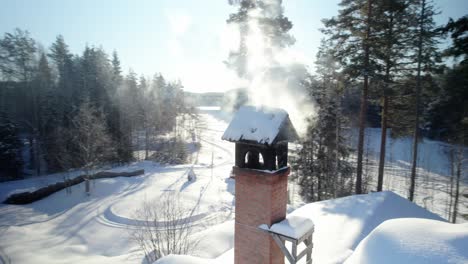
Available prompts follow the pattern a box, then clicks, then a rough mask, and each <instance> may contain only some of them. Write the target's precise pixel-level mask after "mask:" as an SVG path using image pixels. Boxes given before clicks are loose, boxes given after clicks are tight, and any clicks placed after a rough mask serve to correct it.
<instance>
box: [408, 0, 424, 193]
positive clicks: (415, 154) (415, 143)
mask: <svg viewBox="0 0 468 264" xmlns="http://www.w3.org/2000/svg"><path fill="white" fill-rule="evenodd" d="M425 10H426V0H422V2H421V14H420V17H419V37H418V67H417V77H416V95H415V96H416V104H415V114H416V117H415V120H414V131H413V160H412V163H411V184H410V189H409V197H408V199H409V200H410V201H413V200H414V189H415V186H416V167H417V163H418V141H419V108H420V106H419V104H420V94H421V59H422V48H423V34H424V27H423V22H424V21H423V19H424V15H425Z"/></svg>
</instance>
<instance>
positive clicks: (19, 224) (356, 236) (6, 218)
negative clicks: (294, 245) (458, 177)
mask: <svg viewBox="0 0 468 264" xmlns="http://www.w3.org/2000/svg"><path fill="white" fill-rule="evenodd" d="M201 112H202V119H203V123H204V124H200V126H199V127H200V129H201V131H202V134H201V136H200V138H199V139H200V141H201V143H202V148H201V149H200V151H198V152H195V153H193V157H192V161H193V164H186V165H178V166H160V165H159V164H156V163H153V162H137V163H134V164H131V165H129V166H123V167H119V168H114V169H113V170H122V171H129V170H136V169H145V174H144V175H142V176H137V177H131V178H124V177H119V178H112V179H100V180H95V181H93V183H92V185H91V188H92V190H91V195H90V196H87V195H86V194H85V192H84V185H83V184H79V185H76V186H73V187H72V193H71V194H67V193H66V192H65V190H63V191H60V192H57V193H55V194H53V195H51V196H49V197H47V198H45V199H43V200H40V201H37V202H35V203H32V204H29V205H22V206H18V205H3V204H2V205H0V263H1V262H3V263H10V262H12V263H144V257H143V256H142V255H140V254H138V252H137V246H136V245H135V244H134V243H133V242H132V241H131V240H129V234H128V230H129V229H131V228H132V225H135V224H137V223H138V221H135V220H136V219H135V214H134V213H135V210H136V209H138V208H139V206H141V205H142V203H143V202H144V201H151V200H152V199H155V198H156V199H157V198H158V197H160V196H161V195H163V194H166V193H168V192H173V193H180V197H181V198H182V199H183V202H184V203H185V204H187V205H188V206H191V205H197V206H198V207H197V208H198V210H197V212H195V214H194V215H193V216H192V218H191V220H192V222H193V225H194V226H195V227H196V233H195V234H194V236H196V237H198V238H202V239H201V242H200V244H199V247H198V251H197V252H195V255H196V256H198V257H200V258H202V259H198V260H199V261H201V262H203V263H207V260H208V259H216V262H218V263H229V262H230V261H232V259H233V251H232V247H233V230H234V228H233V227H234V224H233V219H234V181H233V180H232V179H230V178H229V176H230V172H231V167H232V165H233V161H234V144H232V143H229V142H226V141H222V140H221V136H222V134H223V132H224V130H225V129H226V127H227V125H228V122H229V121H230V118H231V117H230V116H229V115H227V114H225V113H222V112H220V111H219V109H217V108H205V109H202V111H201ZM395 151H397V152H398V150H395ZM212 163H213V166H211V164H212ZM401 164H404V162H403V161H402V162H400V161H396V160H393V161H391V162H390V163H389V167H388V168H387V170H386V172H387V174H386V175H388V176H386V181H385V184H386V187H387V188H388V189H391V190H394V191H395V192H397V193H400V194H401V195H402V196H405V191H406V187H405V186H406V185H403V184H405V183H406V182H405V180H406V178H405V177H407V176H406V175H402V173H401V171H403V170H406V168H407V167H405V166H407V165H401ZM434 166H435V165H434ZM441 166H442V165H441ZM191 168H193V171H194V173H195V175H196V181H194V182H188V181H187V173H188V172H189V171H190V170H191ZM75 173H79V172H75ZM430 175H431V177H432V178H429V180H428V182H429V184H433V185H434V186H435V189H433V190H437V186H439V188H445V185H444V184H445V179H446V176H444V175H442V173H441V172H438V171H431V174H430ZM63 177H64V175H63V174H55V175H48V176H44V177H38V178H30V179H26V180H21V181H14V182H5V183H0V199H1V200H4V198H6V197H7V196H8V195H9V194H11V193H14V192H21V191H26V190H33V189H36V188H39V187H42V186H46V185H48V184H50V183H54V182H56V181H61V180H62V179H63ZM398 179H401V180H398ZM431 181H432V182H433V183H430V182H431ZM400 184H401V185H400ZM426 187H427V186H424V185H422V186H421V187H418V192H419V193H422V192H423V191H424V189H425V188H426ZM291 188H297V187H293V185H291ZM463 188H465V189H466V185H463ZM463 188H462V190H463ZM291 191H293V190H291ZM295 191H296V192H297V191H298V189H295ZM432 194H433V198H432V200H427V199H426V200H425V201H426V203H429V205H430V204H431V203H432V204H434V206H432V207H429V206H426V207H427V208H428V209H430V210H432V209H434V208H436V209H437V208H439V207H438V206H437V204H438V203H441V202H444V203H445V202H446V195H445V196H443V197H442V198H440V199H439V198H438V195H439V194H437V193H436V192H435V191H433V192H432ZM421 197H423V196H421ZM424 197H426V196H424ZM417 198H418V196H417ZM418 199H419V200H417V201H418V203H420V204H421V205H424V203H423V202H422V201H421V200H420V199H421V198H418ZM298 204H299V201H297V200H295V204H294V205H296V206H297V205H298ZM462 206H463V205H461V206H460V207H462ZM440 208H442V207H440ZM434 212H436V213H438V214H440V215H441V216H443V217H446V216H445V215H444V214H443V210H442V211H441V212H442V213H440V212H439V211H438V210H434ZM292 215H300V216H303V217H311V218H312V220H313V221H314V224H315V230H316V231H315V233H314V244H315V247H314V251H313V252H314V253H313V258H314V263H341V262H343V261H344V260H346V259H347V258H348V257H349V256H351V255H352V252H353V251H355V250H356V251H357V247H358V244H359V242H360V241H361V240H363V239H364V238H365V237H366V236H367V235H368V234H369V233H371V232H372V230H374V228H375V227H377V226H378V225H379V224H380V223H382V222H383V221H385V220H387V219H392V218H399V217H424V218H428V219H435V220H442V219H441V218H440V217H439V216H437V215H434V214H431V213H429V212H427V211H425V210H423V209H422V208H419V207H417V206H415V205H414V204H412V203H409V202H408V201H406V200H405V199H403V198H401V197H399V196H397V195H395V194H393V193H391V192H385V193H378V194H370V195H363V196H353V197H346V198H342V199H337V200H332V201H323V202H319V203H314V204H309V205H305V206H303V207H301V208H300V209H298V210H295V211H294V212H293V213H292ZM457 228H467V226H466V225H464V226H463V225H457ZM386 230H388V229H383V230H382V232H383V233H385V232H386ZM464 241H465V240H464ZM369 243H371V242H369ZM363 247H364V246H363ZM183 258H185V260H183V259H181V258H180V257H170V258H168V259H166V260H164V261H166V262H161V263H174V262H173V261H171V259H172V260H174V259H175V260H178V261H179V262H177V263H190V262H189V261H195V260H194V259H193V258H187V257H183ZM201 262H200V263H201ZM193 263H196V262H193Z"/></svg>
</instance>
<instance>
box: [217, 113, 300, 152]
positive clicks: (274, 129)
mask: <svg viewBox="0 0 468 264" xmlns="http://www.w3.org/2000/svg"><path fill="white" fill-rule="evenodd" d="M298 138H299V137H298V135H297V132H296V130H295V129H294V126H293V125H292V123H291V120H290V119H289V115H288V113H287V112H286V111H285V110H283V109H280V108H271V107H265V106H262V107H254V106H242V107H241V108H239V110H238V111H237V113H236V114H235V115H234V117H233V119H232V121H231V123H230V124H229V126H228V128H227V129H226V131H224V134H223V137H222V139H223V140H227V141H230V142H243V143H250V144H251V143H254V144H265V145H270V146H271V145H275V144H278V143H280V142H292V141H295V140H297V139H298Z"/></svg>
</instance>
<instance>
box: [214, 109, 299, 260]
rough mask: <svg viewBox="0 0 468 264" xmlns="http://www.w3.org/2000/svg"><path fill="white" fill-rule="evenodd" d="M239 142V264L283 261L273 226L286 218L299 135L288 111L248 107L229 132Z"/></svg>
mask: <svg viewBox="0 0 468 264" xmlns="http://www.w3.org/2000/svg"><path fill="white" fill-rule="evenodd" d="M223 139H224V140H228V141H231V142H234V143H236V148H235V149H236V150H235V152H236V156H235V159H236V160H235V166H234V167H233V174H234V177H235V181H236V185H235V186H236V198H235V199H236V216H235V235H234V263H235V264H254V263H258V264H268V263H275V264H283V263H284V255H283V253H282V251H281V249H280V248H279V246H278V245H277V244H276V243H275V241H274V240H273V237H272V236H271V235H270V234H268V233H267V232H264V231H262V230H261V229H260V228H259V226H260V225H268V227H270V226H271V225H273V224H274V223H277V222H279V221H281V220H283V219H285V217H286V204H287V199H288V198H287V183H288V175H289V172H290V168H289V167H288V165H287V160H288V141H293V140H295V139H297V133H296V131H295V129H294V127H293V126H292V124H291V121H290V119H289V116H288V114H287V113H286V111H284V110H282V109H275V108H255V107H242V108H240V109H239V111H238V112H237V113H236V115H235V116H234V118H233V120H232V121H231V123H230V124H229V126H228V128H227V129H226V131H225V132H224V135H223Z"/></svg>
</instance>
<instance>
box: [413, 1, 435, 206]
mask: <svg viewBox="0 0 468 264" xmlns="http://www.w3.org/2000/svg"><path fill="white" fill-rule="evenodd" d="M415 4H416V7H417V8H416V10H419V15H418V19H417V24H416V25H417V26H416V27H415V30H414V33H415V36H417V38H416V39H417V40H416V42H415V43H414V47H415V54H414V56H413V61H414V63H415V64H416V89H415V101H416V102H415V109H414V113H415V114H414V115H415V120H414V126H413V157H412V162H411V182H410V187H409V195H408V198H409V200H410V201H413V199H414V190H415V187H416V168H417V162H418V143H419V134H420V133H419V130H420V120H419V119H420V111H421V89H422V76H421V75H422V74H423V73H430V72H432V71H434V68H435V64H436V63H437V62H438V61H439V60H438V59H437V57H438V52H437V39H436V37H437V34H438V33H437V31H436V27H435V23H434V15H436V12H435V11H434V6H433V5H432V3H431V2H430V0H419V1H416V2H415Z"/></svg>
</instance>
